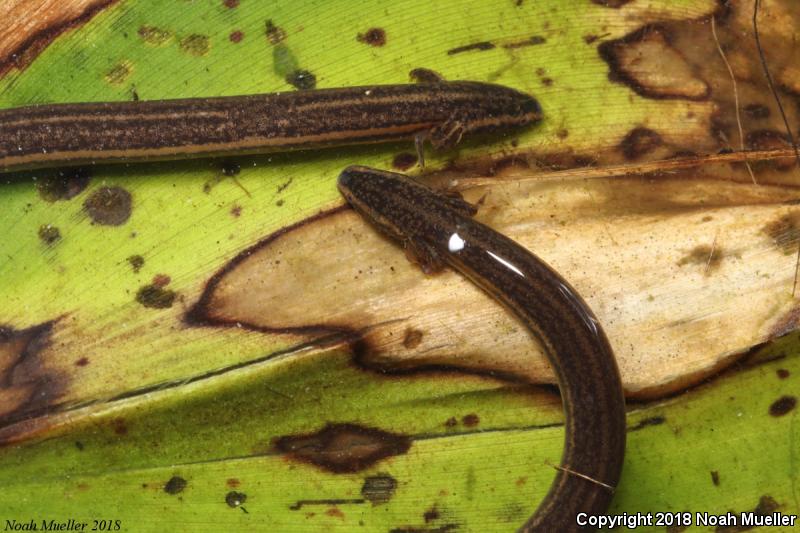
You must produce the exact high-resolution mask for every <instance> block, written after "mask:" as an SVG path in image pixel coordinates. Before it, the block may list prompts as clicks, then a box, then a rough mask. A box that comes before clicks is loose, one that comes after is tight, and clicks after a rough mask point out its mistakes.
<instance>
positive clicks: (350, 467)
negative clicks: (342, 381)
mask: <svg viewBox="0 0 800 533" xmlns="http://www.w3.org/2000/svg"><path fill="white" fill-rule="evenodd" d="M274 445H275V448H276V449H277V450H278V451H279V452H281V453H284V454H286V455H288V456H289V457H290V458H292V459H296V460H299V461H304V462H307V463H311V464H313V465H316V466H318V467H320V468H323V469H325V470H328V471H330V472H335V473H348V472H358V471H360V470H363V469H365V468H369V467H371V466H372V465H374V464H375V463H377V462H378V461H380V460H381V459H384V458H386V457H391V456H394V455H401V454H405V453H406V452H407V451H408V449H409V448H410V447H411V438H409V437H408V436H406V435H400V434H397V433H390V432H388V431H382V430H380V429H375V428H370V427H364V426H359V425H356V424H328V425H326V426H325V427H324V428H322V429H321V430H319V431H317V432H316V433H310V434H305V435H287V436H284V437H279V438H277V439H275V444H274Z"/></svg>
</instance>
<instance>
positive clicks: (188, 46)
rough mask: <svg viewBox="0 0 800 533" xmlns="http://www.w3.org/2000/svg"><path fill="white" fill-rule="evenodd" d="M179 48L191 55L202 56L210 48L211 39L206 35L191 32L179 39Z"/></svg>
mask: <svg viewBox="0 0 800 533" xmlns="http://www.w3.org/2000/svg"><path fill="white" fill-rule="evenodd" d="M180 47H181V50H183V51H184V52H185V53H187V54H189V55H192V56H197V57H200V56H204V55H206V54H207V53H208V52H209V50H211V40H210V39H209V38H208V35H202V34H200V33H193V34H191V35H187V36H186V37H184V38H183V39H181V43H180Z"/></svg>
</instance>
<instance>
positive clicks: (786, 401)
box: [769, 395, 797, 416]
mask: <svg viewBox="0 0 800 533" xmlns="http://www.w3.org/2000/svg"><path fill="white" fill-rule="evenodd" d="M795 407H797V398H795V397H794V396H789V395H786V396H781V397H780V398H778V399H777V400H775V401H774V402H772V405H770V406H769V414H770V415H772V416H783V415H785V414H788V413H790V412H791V411H793V410H794V408H795Z"/></svg>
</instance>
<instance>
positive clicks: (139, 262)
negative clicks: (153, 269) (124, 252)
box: [128, 255, 144, 272]
mask: <svg viewBox="0 0 800 533" xmlns="http://www.w3.org/2000/svg"><path fill="white" fill-rule="evenodd" d="M128 264H130V265H131V268H132V269H133V271H134V272H139V271H140V270H141V269H142V267H143V266H144V257H142V256H141V255H132V256H130V257H128Z"/></svg>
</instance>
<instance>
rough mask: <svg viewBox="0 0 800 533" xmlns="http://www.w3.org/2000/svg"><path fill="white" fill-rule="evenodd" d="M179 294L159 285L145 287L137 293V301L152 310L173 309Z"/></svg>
mask: <svg viewBox="0 0 800 533" xmlns="http://www.w3.org/2000/svg"><path fill="white" fill-rule="evenodd" d="M176 296H177V293H176V292H175V291H172V290H169V289H164V288H162V287H159V286H158V285H152V284H151V285H145V286H143V287H141V288H140V289H139V291H138V292H137V293H136V301H137V302H139V303H140V304H142V305H143V306H145V307H149V308H151V309H167V308H169V307H172V303H173V302H174V301H175V297H176Z"/></svg>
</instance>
